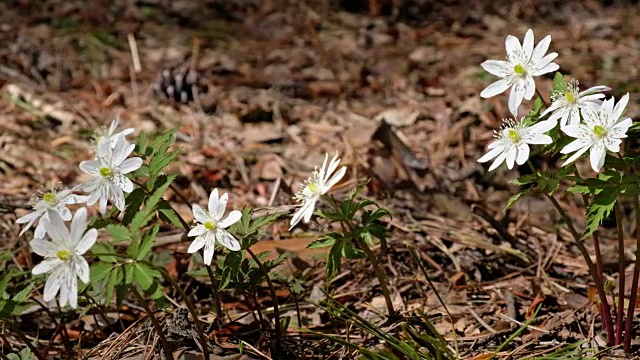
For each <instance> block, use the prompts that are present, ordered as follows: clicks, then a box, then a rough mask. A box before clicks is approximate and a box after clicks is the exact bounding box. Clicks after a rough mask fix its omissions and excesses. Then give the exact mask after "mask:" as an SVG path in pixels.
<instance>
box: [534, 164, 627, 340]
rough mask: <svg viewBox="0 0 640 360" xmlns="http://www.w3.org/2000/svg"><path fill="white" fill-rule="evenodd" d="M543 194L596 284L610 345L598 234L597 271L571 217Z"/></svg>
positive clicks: (612, 337)
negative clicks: (567, 231)
mask: <svg viewBox="0 0 640 360" xmlns="http://www.w3.org/2000/svg"><path fill="white" fill-rule="evenodd" d="M527 164H528V165H529V167H530V168H531V171H533V173H534V174H535V175H536V176H537V177H538V178H540V174H539V173H538V171H537V170H536V168H535V167H534V166H533V164H532V163H531V160H527ZM544 195H545V196H546V197H547V198H548V199H549V201H551V204H553V207H555V208H556V211H558V213H559V214H560V217H562V220H564V222H565V224H567V227H568V228H569V232H571V235H572V236H573V240H574V244H575V245H576V246H577V247H578V250H580V253H581V254H582V257H583V258H584V261H585V263H586V264H587V267H588V268H589V274H591V277H592V278H593V281H594V283H595V286H596V291H597V292H598V298H599V299H600V306H599V310H600V317H601V318H602V327H603V328H604V329H605V331H606V333H607V343H608V344H610V345H613V343H614V341H615V333H614V330H613V321H612V319H611V308H610V307H609V301H608V300H607V294H606V293H605V291H604V282H603V276H602V265H601V262H600V261H601V260H599V259H600V257H599V248H600V247H599V244H600V241H599V238H598V235H597V234H596V233H595V232H594V233H593V242H594V244H598V245H594V246H596V248H597V249H598V251H596V261H597V262H598V263H600V271H598V267H597V266H596V265H594V263H593V261H591V256H590V255H589V251H587V248H586V247H585V246H584V243H583V240H582V237H581V236H580V234H579V233H578V231H577V230H576V228H575V226H574V225H573V221H571V218H570V217H569V215H567V213H566V212H565V211H564V209H563V208H562V206H560V203H558V200H556V198H554V197H553V195H550V194H549V193H546V192H545V193H544ZM585 204H586V199H585Z"/></svg>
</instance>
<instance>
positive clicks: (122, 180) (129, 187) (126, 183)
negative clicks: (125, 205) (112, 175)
mask: <svg viewBox="0 0 640 360" xmlns="http://www.w3.org/2000/svg"><path fill="white" fill-rule="evenodd" d="M118 180H119V181H118V187H119V188H120V189H122V191H123V192H126V193H130V192H132V191H133V182H132V181H131V180H130V179H129V178H128V177H126V176H124V175H120V176H119V177H118Z"/></svg>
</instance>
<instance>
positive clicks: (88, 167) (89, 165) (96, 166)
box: [80, 160, 103, 176]
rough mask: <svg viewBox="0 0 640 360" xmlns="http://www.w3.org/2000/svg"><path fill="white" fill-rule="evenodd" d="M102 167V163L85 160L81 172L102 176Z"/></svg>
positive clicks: (81, 164)
mask: <svg viewBox="0 0 640 360" xmlns="http://www.w3.org/2000/svg"><path fill="white" fill-rule="evenodd" d="M102 167H103V165H102V162H101V161H99V160H85V161H82V162H81V163H80V170H82V171H84V172H85V173H87V174H89V175H91V176H100V169H101V168H102Z"/></svg>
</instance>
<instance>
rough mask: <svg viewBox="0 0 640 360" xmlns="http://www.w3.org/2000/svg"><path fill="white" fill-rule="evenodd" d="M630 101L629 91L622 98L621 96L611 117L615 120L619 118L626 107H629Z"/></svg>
mask: <svg viewBox="0 0 640 360" xmlns="http://www.w3.org/2000/svg"><path fill="white" fill-rule="evenodd" d="M628 102H629V93H626V94H625V95H624V96H623V97H622V98H620V101H618V103H617V104H616V106H615V107H614V108H613V114H612V115H611V118H610V119H611V120H613V121H616V120H618V119H619V118H620V117H621V116H622V113H623V112H624V109H625V108H626V107H627V103H628Z"/></svg>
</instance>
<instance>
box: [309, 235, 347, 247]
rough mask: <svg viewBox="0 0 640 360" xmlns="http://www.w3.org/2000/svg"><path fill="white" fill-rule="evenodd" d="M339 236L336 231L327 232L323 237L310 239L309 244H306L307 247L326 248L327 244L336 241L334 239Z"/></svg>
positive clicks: (329, 244)
mask: <svg viewBox="0 0 640 360" xmlns="http://www.w3.org/2000/svg"><path fill="white" fill-rule="evenodd" d="M340 237H341V235H340V234H338V233H329V234H327V235H325V237H323V238H321V239H318V240H315V241H312V242H311V243H310V244H309V245H307V248H309V249H321V248H326V247H329V246H333V244H335V243H336V241H338V240H337V239H339V238H340Z"/></svg>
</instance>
